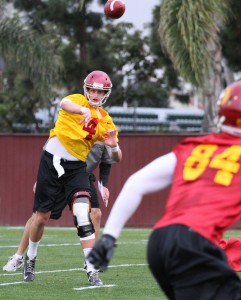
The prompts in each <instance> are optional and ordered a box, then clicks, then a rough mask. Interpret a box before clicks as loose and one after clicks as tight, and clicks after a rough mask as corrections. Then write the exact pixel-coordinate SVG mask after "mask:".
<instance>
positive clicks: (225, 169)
mask: <svg viewBox="0 0 241 300" xmlns="http://www.w3.org/2000/svg"><path fill="white" fill-rule="evenodd" d="M217 149H218V146H217V145H199V146H197V147H195V148H194V149H193V151H192V153H191V155H190V156H189V157H188V158H187V159H186V161H185V165H184V169H183V178H184V180H196V179H197V178H198V177H199V176H201V175H202V174H203V172H204V171H205V170H206V169H207V168H213V169H217V172H216V174H215V177H214V182H215V183H218V184H221V185H224V186H229V185H230V184H231V182H232V179H233V176H234V174H236V173H237V172H238V171H239V168H240V163H239V158H240V156H241V146H237V145H234V146H231V147H229V148H227V149H225V150H224V151H223V152H222V153H219V154H217V155H214V156H213V153H214V152H215V151H216V150H217Z"/></svg>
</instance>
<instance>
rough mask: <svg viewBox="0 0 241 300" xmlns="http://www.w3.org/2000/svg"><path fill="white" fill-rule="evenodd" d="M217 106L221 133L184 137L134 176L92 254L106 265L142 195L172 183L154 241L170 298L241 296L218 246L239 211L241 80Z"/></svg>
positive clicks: (155, 269)
mask: <svg viewBox="0 0 241 300" xmlns="http://www.w3.org/2000/svg"><path fill="white" fill-rule="evenodd" d="M218 113H219V121H218V127H219V129H221V131H222V132H221V133H211V134H207V135H204V136H199V137H191V138H187V139H184V141H183V142H181V143H180V144H178V145H177V146H176V147H175V148H174V149H173V151H172V152H170V153H168V154H166V155H164V156H161V157H159V158H157V159H155V160H154V161H153V162H151V163H150V164H148V165H147V166H145V167H144V168H142V169H141V170H139V171H138V172H136V173H135V174H133V175H132V176H130V177H129V179H128V180H127V181H126V183H125V185H124V187H123V189H122V191H121V192H120V194H119V196H118V197H117V200H116V202H115V204H114V206H113V208H112V210H111V213H110V215H109V217H108V220H107V223H106V225H105V227H104V230H103V235H102V237H101V238H100V239H99V240H98V241H97V242H96V244H95V246H94V247H93V249H92V251H91V252H90V254H89V255H88V260H89V261H90V262H91V263H93V264H94V265H95V267H96V268H102V269H106V268H107V266H108V264H109V261H110V259H111V257H112V255H113V250H114V246H115V242H116V239H117V238H118V237H119V235H120V232H121V229H122V228H123V227H124V225H125V223H126V222H127V220H128V219H129V218H130V217H131V216H132V214H133V213H134V212H135V211H136V209H137V207H138V206H139V204H140V203H141V201H142V199H143V196H144V195H147V194H150V193H153V192H157V191H160V190H161V189H163V188H166V187H167V186H169V185H170V184H172V187H171V190H170V195H169V198H168V201H167V204H166V209H165V212H164V214H163V215H162V216H161V218H160V220H159V221H158V222H157V223H156V224H155V225H154V228H153V232H152V234H151V235H150V238H149V242H148V249H147V259H148V263H149V267H150V269H151V272H152V274H153V276H154V277H155V279H156V281H157V282H158V284H159V286H160V287H161V288H162V290H163V291H164V292H165V294H166V296H167V297H168V299H175V300H189V299H190V300H193V299H195V300H224V299H225V300H238V299H241V281H240V279H239V277H238V276H237V274H236V273H235V271H234V270H233V269H232V268H231V267H230V266H229V265H228V262H227V257H226V255H225V252H224V251H223V250H222V249H221V248H220V247H219V246H217V244H219V242H220V240H221V239H222V237H223V233H224V232H225V231H226V230H227V229H228V228H230V226H231V225H232V224H234V223H235V222H236V221H238V220H239V219H240V218H241V190H240V183H241V81H239V82H235V83H233V84H231V85H229V86H228V87H227V88H226V89H225V90H224V92H223V93H222V95H221V96H220V99H219V101H218Z"/></svg>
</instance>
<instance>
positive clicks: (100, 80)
mask: <svg viewBox="0 0 241 300" xmlns="http://www.w3.org/2000/svg"><path fill="white" fill-rule="evenodd" d="M89 88H92V89H96V90H102V91H105V92H106V93H105V95H104V96H103V97H102V98H101V99H100V100H99V101H98V102H96V101H91V97H90V95H89V93H88V89H89ZM111 88H112V83H111V80H110V77H109V76H108V75H107V74H106V73H105V72H102V71H93V72H91V73H90V74H89V75H88V76H87V77H86V78H85V80H84V94H85V97H86V98H87V99H88V101H89V103H90V104H91V105H92V106H95V107H97V106H101V105H103V104H104V103H105V102H106V100H107V99H108V97H109V95H110V93H111Z"/></svg>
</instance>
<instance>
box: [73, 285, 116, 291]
mask: <svg viewBox="0 0 241 300" xmlns="http://www.w3.org/2000/svg"><path fill="white" fill-rule="evenodd" d="M115 286H116V285H115V284H106V285H102V286H86V287H82V288H73V290H74V291H83V290H91V289H99V288H109V287H115Z"/></svg>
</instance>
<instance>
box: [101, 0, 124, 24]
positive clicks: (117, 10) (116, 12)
mask: <svg viewBox="0 0 241 300" xmlns="http://www.w3.org/2000/svg"><path fill="white" fill-rule="evenodd" d="M125 9H126V6H125V3H124V2H123V1H121V0H108V1H107V2H106V4H105V9H104V12H105V15H106V16H107V17H109V18H112V19H119V18H120V17H121V16H123V14H124V12H125Z"/></svg>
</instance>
